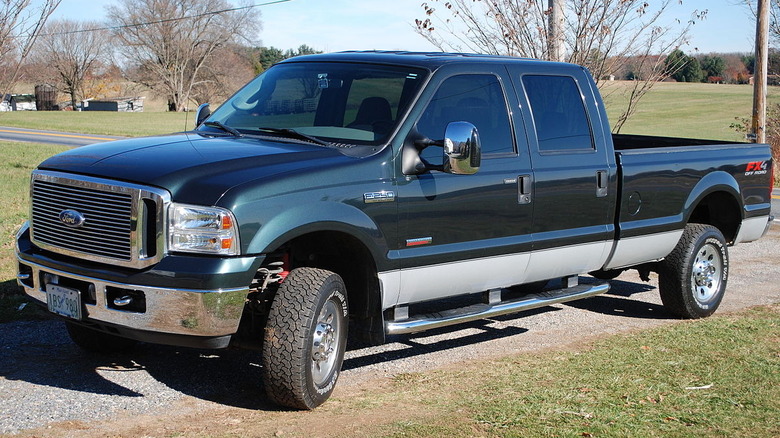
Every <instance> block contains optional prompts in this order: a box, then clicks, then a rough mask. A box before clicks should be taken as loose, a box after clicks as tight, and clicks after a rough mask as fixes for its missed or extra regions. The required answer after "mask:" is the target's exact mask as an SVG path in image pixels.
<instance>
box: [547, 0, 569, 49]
mask: <svg viewBox="0 0 780 438" xmlns="http://www.w3.org/2000/svg"><path fill="white" fill-rule="evenodd" d="M547 1H548V3H547V4H548V6H549V8H550V21H549V24H548V31H547V46H548V50H549V52H550V53H549V54H548V58H549V60H550V61H555V62H564V61H566V59H565V56H566V54H565V51H564V50H563V23H564V19H563V2H564V0H547Z"/></svg>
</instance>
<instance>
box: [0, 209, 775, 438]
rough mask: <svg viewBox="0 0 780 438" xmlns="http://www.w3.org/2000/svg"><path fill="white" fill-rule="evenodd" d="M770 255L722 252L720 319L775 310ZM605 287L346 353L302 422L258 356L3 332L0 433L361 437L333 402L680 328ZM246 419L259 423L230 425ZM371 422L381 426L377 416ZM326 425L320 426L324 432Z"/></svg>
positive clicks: (47, 324)
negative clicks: (114, 352)
mask: <svg viewBox="0 0 780 438" xmlns="http://www.w3.org/2000/svg"><path fill="white" fill-rule="evenodd" d="M778 247H780V225H777V224H776V225H775V226H774V227H773V229H772V230H770V232H769V234H768V235H767V236H766V237H764V238H763V239H761V240H759V241H757V242H754V243H750V244H743V245H737V246H734V247H732V248H729V253H730V258H731V263H730V270H729V272H730V276H729V283H728V290H727V293H726V296H725V298H724V300H723V303H722V305H721V308H720V309H719V310H718V314H724V313H727V312H734V311H738V310H741V309H745V308H748V307H751V306H755V305H762V304H763V305H765V304H773V303H780V283H779V282H778V281H777V279H778V278H780V264H778V263H777V261H778V259H780V256H779V255H778V254H779V253H780V252H779V251H778ZM582 279H583V281H589V280H590V278H589V277H582ZM611 284H612V289H611V290H610V292H609V293H608V294H606V295H601V296H597V297H593V298H589V299H584V300H580V301H575V302H571V303H567V304H560V305H555V306H550V307H546V308H543V309H538V310H535V311H529V312H524V313H521V314H518V315H510V316H505V317H499V318H495V319H491V320H485V321H479V322H475V323H471V324H466V325H463V326H461V327H457V328H454V329H449V330H437V331H432V332H426V333H421V334H414V335H404V336H396V337H393V338H392V339H390V342H389V343H388V344H386V345H383V346H380V347H372V348H362V349H356V350H351V351H349V352H348V353H347V356H346V360H345V363H344V371H343V373H342V376H341V378H340V381H339V386H338V387H337V388H336V392H335V394H334V400H332V401H331V402H329V404H328V405H326V406H331V407H332V408H326V409H324V410H320V411H315V412H310V413H291V412H285V411H281V412H280V411H278V410H277V408H275V407H274V406H273V405H271V404H270V403H269V402H268V401H267V400H266V398H265V395H264V393H263V388H262V382H261V377H260V375H261V372H260V368H259V365H258V363H259V362H260V358H259V353H256V352H246V351H234V350H219V351H205V350H190V349H185V348H174V347H165V346H156V345H142V346H140V348H138V349H137V350H135V351H134V352H131V353H127V354H123V355H119V356H114V357H105V356H96V355H89V354H85V353H84V352H82V351H80V350H79V349H78V348H77V347H76V346H75V345H73V344H72V343H71V342H70V340H69V339H68V336H67V334H66V332H65V329H64V327H63V325H62V323H61V322H59V321H54V320H50V321H29V322H15V323H8V324H0V333H3V335H2V336H0V400H3V402H2V404H1V405H0V412H2V414H0V434H2V433H15V432H16V433H19V432H21V434H22V436H36V437H64V436H79V437H80V438H89V437H104V436H116V437H130V436H141V435H143V436H187V435H189V434H190V433H188V432H191V433H192V434H197V435H199V436H222V435H230V434H231V433H230V432H229V431H231V430H234V429H236V428H240V427H244V428H249V429H243V430H244V432H242V433H238V432H236V434H238V435H252V436H274V435H275V436H280V435H284V436H288V433H286V432H285V431H290V430H295V431H298V433H297V435H301V436H321V435H331V436H337V435H343V436H348V435H349V436H352V435H359V433H357V432H356V431H357V430H359V428H360V426H361V424H362V423H361V422H364V421H368V420H367V417H366V415H362V416H361V415H357V414H360V413H359V412H356V413H351V412H350V413H344V414H343V415H337V412H338V406H339V399H350V400H355V399H356V400H367V401H366V402H365V403H366V405H370V404H371V402H370V400H371V399H372V394H374V393H376V394H379V393H382V392H383V391H385V390H386V387H387V386H392V385H391V384H390V382H393V381H396V380H394V379H397V377H396V376H399V375H403V374H404V373H424V372H426V371H429V370H435V369H441V368H447V369H453V367H458V366H459V364H466V363H470V362H473V361H484V360H489V359H494V358H497V357H506V356H510V355H518V354H534V353H535V352H540V351H549V350H554V349H567V350H569V349H571V348H582V347H583V346H585V345H587V344H588V343H589V342H591V341H592V340H594V339H597V338H601V337H603V336H608V335H613V334H618V333H628V332H632V331H635V330H641V329H646V328H651V327H656V326H659V325H667V324H674V323H677V322H678V320H675V319H673V318H672V317H671V316H670V315H669V314H668V313H667V312H666V310H664V308H663V306H662V305H661V303H660V298H659V296H658V290H657V287H658V283H657V277H656V276H655V275H653V276H652V277H651V281H650V282H648V283H644V282H642V281H641V280H640V279H639V278H638V276H637V275H636V273H634V272H626V273H624V274H623V275H621V276H620V277H618V278H617V279H616V280H613V281H612V282H611ZM670 360H671V359H670ZM442 390H444V389H442ZM411 394H412V393H411V392H410V396H411ZM396 408H397V409H401V408H402V404H399V406H385V407H384V408H382V409H384V410H386V411H387V413H388V415H390V414H392V411H393V410H394V409H396ZM255 411H258V412H260V413H261V415H260V416H259V417H260V418H262V420H259V422H258V423H250V424H247V423H244V424H239V423H241V421H242V420H241V419H242V418H244V419H245V418H247V416H248V412H255ZM334 415H336V416H337V417H338V418H335V417H333V418H331V417H332V416H334ZM376 417H377V418H378V419H377V420H376V421H381V418H380V417H381V415H378V416H376ZM370 418H374V417H370ZM323 424H327V425H329V429H328V430H329V432H328V433H323V430H322V426H323ZM250 430H251V433H250V432H248V431H250ZM293 435H296V434H293Z"/></svg>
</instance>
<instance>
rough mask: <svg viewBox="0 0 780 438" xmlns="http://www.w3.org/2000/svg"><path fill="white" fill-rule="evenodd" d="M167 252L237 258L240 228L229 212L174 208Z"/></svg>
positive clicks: (171, 215) (171, 214) (177, 205)
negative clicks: (235, 256) (233, 256)
mask: <svg viewBox="0 0 780 438" xmlns="http://www.w3.org/2000/svg"><path fill="white" fill-rule="evenodd" d="M168 249H169V250H171V251H182V252H197V253H205V254H221V255H237V254H238V251H239V244H238V226H237V225H236V220H235V218H234V217H233V213H231V212H230V211H229V210H226V209H224V208H219V207H201V206H198V205H185V204H172V205H171V206H170V209H169V210H168Z"/></svg>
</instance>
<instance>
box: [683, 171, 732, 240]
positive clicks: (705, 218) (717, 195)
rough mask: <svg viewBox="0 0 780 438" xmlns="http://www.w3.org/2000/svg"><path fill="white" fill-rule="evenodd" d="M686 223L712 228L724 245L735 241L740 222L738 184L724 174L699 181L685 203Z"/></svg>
mask: <svg viewBox="0 0 780 438" xmlns="http://www.w3.org/2000/svg"><path fill="white" fill-rule="evenodd" d="M683 214H684V216H685V223H686V224H687V223H700V224H708V225H712V226H714V227H716V228H718V229H719V230H720V232H721V233H722V234H723V236H724V237H725V238H726V241H727V242H733V241H734V239H735V238H736V237H737V233H738V231H739V227H740V224H741V223H742V219H743V205H742V196H741V195H740V190H739V184H738V183H737V180H736V179H734V177H733V176H731V175H730V174H728V173H726V172H721V171H719V172H712V173H709V174H707V175H706V176H705V177H704V178H702V179H701V180H700V181H699V182H698V183H697V184H696V186H695V187H694V188H693V190H692V191H691V193H690V195H689V196H688V200H687V201H686V203H685V206H684V209H683Z"/></svg>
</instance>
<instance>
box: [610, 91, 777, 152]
mask: <svg viewBox="0 0 780 438" xmlns="http://www.w3.org/2000/svg"><path fill="white" fill-rule="evenodd" d="M629 84H630V83H628V82H615V83H607V84H606V85H605V86H604V88H603V89H602V94H603V95H604V96H605V97H604V99H605V105H606V107H607V113H608V114H609V117H610V119H611V120H617V117H618V115H619V114H620V112H621V110H622V109H623V108H624V105H625V101H626V97H625V96H624V91H625V90H626V88H627V86H628V85H629ZM768 100H769V103H770V104H771V103H780V87H770V89H769V96H768ZM752 108H753V87H751V86H749V85H722V84H701V83H677V82H661V83H659V84H656V85H655V86H654V87H653V89H652V90H651V91H650V92H649V93H648V94H647V95H645V96H644V97H643V98H642V100H640V102H639V106H638V110H637V112H636V114H634V116H633V117H631V118H630V119H629V120H628V122H627V123H626V124H625V126H624V127H623V129H622V130H621V133H623V134H644V135H661V136H670V137H686V138H708V139H713V140H727V141H745V140H744V135H743V134H740V133H737V132H736V131H735V130H734V129H733V128H730V125H731V124H732V123H734V122H735V121H736V119H737V118H739V119H742V118H749V117H750V115H751V114H752V111H753V109H752Z"/></svg>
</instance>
